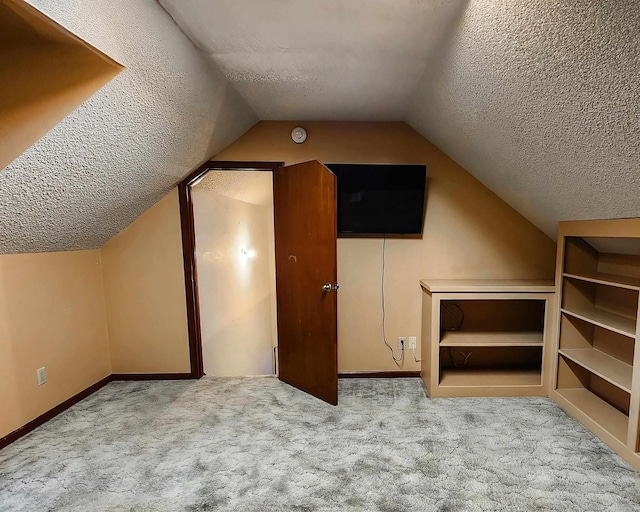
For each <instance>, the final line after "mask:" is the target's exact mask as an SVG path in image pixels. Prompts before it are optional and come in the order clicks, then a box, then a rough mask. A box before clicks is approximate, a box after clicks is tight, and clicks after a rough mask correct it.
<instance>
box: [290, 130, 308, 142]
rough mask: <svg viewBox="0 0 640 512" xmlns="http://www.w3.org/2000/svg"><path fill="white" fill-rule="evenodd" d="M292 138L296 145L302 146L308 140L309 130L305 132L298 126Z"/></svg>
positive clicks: (292, 133)
mask: <svg viewBox="0 0 640 512" xmlns="http://www.w3.org/2000/svg"><path fill="white" fill-rule="evenodd" d="M291 138H292V139H293V142H295V143H296V144H302V143H303V142H304V141H305V140H307V130H305V129H304V128H303V127H302V126H296V127H295V128H294V129H293V131H292V132H291Z"/></svg>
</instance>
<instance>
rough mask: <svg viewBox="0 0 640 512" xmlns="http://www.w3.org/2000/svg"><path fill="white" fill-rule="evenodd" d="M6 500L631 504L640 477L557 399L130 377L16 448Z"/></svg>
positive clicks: (0, 478)
mask: <svg viewBox="0 0 640 512" xmlns="http://www.w3.org/2000/svg"><path fill="white" fill-rule="evenodd" d="M0 510H2V511H12V512H13V511H22V510H25V511H38V512H41V511H47V510H70V511H106V510H109V511H181V510H185V511H205V510H216V511H243V512H244V511H286V510H295V511H369V510H370V511H384V512H391V511H413V510H416V511H441V512H444V511H451V512H453V511H480V510H482V511H484V510H503V511H532V510H558V511H563V512H569V511H581V512H582V511H608V512H615V511H630V510H640V475H639V474H638V473H636V472H635V471H634V470H633V469H632V468H631V467H629V466H628V465H627V464H626V463H625V462H623V461H622V459H620V458H619V457H618V456H617V455H615V454H614V453H613V452H612V451H611V450H609V449H608V448H607V447H606V446H605V445H603V444H602V443H601V442H600V441H599V440H598V439H596V438H595V437H594V436H593V435H592V434H590V433H589V432H587V431H586V430H585V429H584V428H582V427H581V426H580V425H579V424H578V423H576V422H575V421H573V420H572V419H571V418H569V417H568V416H567V415H566V414H565V413H564V412H563V411H562V410H561V409H559V408H558V407H557V406H556V405H554V404H553V403H552V402H551V401H550V400H548V399H542V398H503V399H493V398H484V399H480V398H465V399H437V400H430V399H428V398H427V397H426V395H425V392H424V390H423V387H422V383H421V381H420V380H419V379H388V380H383V379H379V380H376V379H370V380H369V379H366V380H364V379H351V380H343V381H341V382H340V405H339V406H338V407H332V406H330V405H326V404H324V403H322V402H320V401H319V400H316V399H314V398H311V397H309V396H308V395H305V394H304V393H302V392H300V391H297V390H295V389H293V388H291V387H289V386H287V385H285V384H282V383H280V382H279V381H278V380H277V379H275V378H269V377H263V378H226V379H220V378H204V379H202V380H200V381H188V382H185V381H181V382H175V381H174V382H170V381H165V382H115V383H111V384H109V385H108V386H107V387H105V388H103V389H102V390H101V391H99V392H98V393H96V394H95V395H93V396H91V397H89V398H88V399H86V400H84V401H83V402H81V403H80V404H78V405H76V406H74V407H73V408H72V409H70V410H69V411H67V412H66V413H64V414H62V415H61V416H58V417H57V418H56V419H54V420H52V421H50V422H49V423H47V424H46V425H44V426H43V427H41V428H39V429H37V430H36V431H34V432H33V433H32V434H30V435H28V436H27V437H25V438H23V439H21V440H19V441H17V442H16V443H14V444H13V445H10V446H9V447H7V448H6V449H4V450H2V451H0Z"/></svg>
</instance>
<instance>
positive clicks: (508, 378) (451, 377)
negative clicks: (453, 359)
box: [440, 368, 542, 387]
mask: <svg viewBox="0 0 640 512" xmlns="http://www.w3.org/2000/svg"><path fill="white" fill-rule="evenodd" d="M540 385H542V381H541V376H540V370H539V369H533V370H527V369H524V370H500V369H494V368H487V369H484V368H469V369H465V368H460V369H447V370H441V372H440V387H469V386H473V387H528V386H540Z"/></svg>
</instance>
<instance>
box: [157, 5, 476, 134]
mask: <svg viewBox="0 0 640 512" xmlns="http://www.w3.org/2000/svg"><path fill="white" fill-rule="evenodd" d="M160 3H161V4H162V5H163V6H164V7H165V9H167V11H168V12H169V13H170V14H171V16H172V17H173V18H174V19H175V20H176V22H177V23H178V25H179V26H180V27H181V28H182V30H183V31H184V32H185V33H186V34H187V35H188V36H189V37H190V38H191V40H192V41H193V42H194V44H195V45H196V46H197V47H198V48H200V49H201V50H202V52H203V53H204V54H205V55H207V57H208V58H209V59H211V60H212V61H213V62H214V63H215V64H216V65H217V66H218V67H219V68H220V70H221V71H222V73H223V74H224V76H225V77H226V78H227V79H228V80H229V81H230V82H231V83H232V84H233V85H234V86H235V88H236V89H237V90H238V91H239V92H240V94H241V95H242V96H243V97H244V98H245V99H246V100H247V101H248V102H249V104H250V105H251V106H252V107H253V109H254V110H255V112H256V113H257V114H258V116H259V117H260V118H261V119H295V120H297V119H313V120H389V121H391V120H403V119H404V117H405V113H406V110H407V107H408V105H409V100H410V99H411V97H412V95H413V93H414V92H415V90H416V87H417V85H418V82H419V81H420V78H421V77H422V75H423V74H424V72H425V66H426V63H427V60H428V58H429V55H430V54H431V52H433V51H437V49H438V47H439V41H440V40H441V39H442V38H443V37H444V36H445V35H446V33H447V32H448V29H449V26H450V25H451V23H452V22H453V21H455V19H456V17H457V16H458V15H459V13H460V11H461V9H462V8H463V7H464V5H465V1H463V0H417V1H416V0H412V1H408V0H402V1H399V0H323V1H319V2H312V1H308V0H307V1H291V0H290V1H283V0H216V1H215V2H211V1H209V0H190V1H187V2H185V1H184V0H160Z"/></svg>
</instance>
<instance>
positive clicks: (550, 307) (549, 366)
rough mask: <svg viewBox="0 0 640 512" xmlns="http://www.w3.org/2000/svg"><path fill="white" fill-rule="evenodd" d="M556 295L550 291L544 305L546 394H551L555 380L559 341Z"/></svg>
mask: <svg viewBox="0 0 640 512" xmlns="http://www.w3.org/2000/svg"><path fill="white" fill-rule="evenodd" d="M555 299H556V296H555V294H554V293H549V294H547V296H546V300H545V307H544V326H543V328H542V329H543V330H542V368H541V373H542V385H543V387H544V390H545V396H549V391H550V390H551V386H552V385H553V382H554V380H555V379H554V377H553V376H554V375H555V371H554V369H553V368H554V362H553V360H554V359H555V358H556V357H557V356H556V355H555V354H556V353H557V349H556V350H554V347H553V346H554V345H555V343H557V335H556V332H557V331H556V322H555V315H556V310H557V307H556V302H555Z"/></svg>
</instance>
